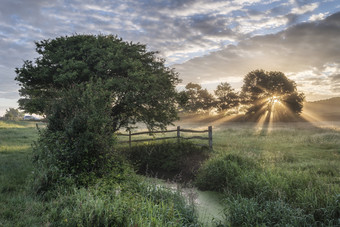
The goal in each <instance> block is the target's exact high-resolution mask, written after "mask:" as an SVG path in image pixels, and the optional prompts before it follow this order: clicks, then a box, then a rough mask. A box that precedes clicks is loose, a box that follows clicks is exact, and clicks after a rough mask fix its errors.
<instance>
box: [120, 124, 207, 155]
mask: <svg viewBox="0 0 340 227" xmlns="http://www.w3.org/2000/svg"><path fill="white" fill-rule="evenodd" d="M169 132H177V136H168V137H161V138H152V139H137V140H132V136H136V135H143V134H148V135H153V134H156V133H163V134H165V133H169ZM181 132H190V133H208V137H203V136H191V137H183V136H182V135H181ZM117 135H118V136H128V137H129V140H128V141H120V142H119V143H129V147H131V143H133V142H146V141H154V140H166V139H177V140H178V142H179V141H180V140H181V139H185V140H190V139H200V140H208V141H209V145H208V146H209V148H210V149H212V126H209V127H208V130H191V129H181V127H180V126H177V129H174V130H168V131H145V132H135V133H131V131H129V134H124V133H118V134H117ZM197 145H199V146H206V145H202V144H197Z"/></svg>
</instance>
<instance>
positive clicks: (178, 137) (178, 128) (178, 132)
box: [177, 126, 181, 143]
mask: <svg viewBox="0 0 340 227" xmlns="http://www.w3.org/2000/svg"><path fill="white" fill-rule="evenodd" d="M180 139H181V126H177V143H179V142H180Z"/></svg>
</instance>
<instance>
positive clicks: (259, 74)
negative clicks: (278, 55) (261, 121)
mask: <svg viewBox="0 0 340 227" xmlns="http://www.w3.org/2000/svg"><path fill="white" fill-rule="evenodd" d="M243 83H244V84H243V86H242V92H241V98H242V103H243V104H245V105H248V110H247V112H248V114H258V115H259V114H263V113H264V112H265V111H267V110H268V111H271V108H272V106H273V104H274V103H273V102H279V103H280V104H282V105H283V106H284V108H281V109H280V112H281V114H284V115H289V114H292V113H293V114H299V113H301V111H302V107H303V101H304V94H303V93H298V92H297V89H296V84H295V82H294V81H292V80H290V79H288V78H287V77H286V76H285V75H284V74H283V73H282V72H275V71H270V72H265V71H264V70H254V71H251V72H250V73H248V74H247V75H246V76H245V77H244V79H243Z"/></svg>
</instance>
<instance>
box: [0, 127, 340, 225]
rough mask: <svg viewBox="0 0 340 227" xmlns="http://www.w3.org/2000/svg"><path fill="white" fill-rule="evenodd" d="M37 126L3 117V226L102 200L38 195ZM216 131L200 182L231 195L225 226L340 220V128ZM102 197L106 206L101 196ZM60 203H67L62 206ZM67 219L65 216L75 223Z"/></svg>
mask: <svg viewBox="0 0 340 227" xmlns="http://www.w3.org/2000/svg"><path fill="white" fill-rule="evenodd" d="M35 127H36V126H35V123H33V122H3V121H0V226H41V225H49V223H50V221H51V220H54V219H56V217H55V216H56V215H57V213H58V212H59V213H60V212H61V211H62V212H61V213H62V214H64V213H65V215H71V213H70V212H71V207H68V206H74V204H72V202H70V201H69V200H70V198H74V199H75V200H81V201H83V202H85V201H87V199H86V195H88V196H89V200H88V202H89V203H90V202H91V201H92V200H94V198H93V195H94V194H95V193H92V194H91V193H88V192H87V191H84V190H80V191H77V192H76V193H75V194H72V195H70V196H69V198H68V197H67V195H63V198H62V200H61V201H60V200H58V201H55V200H54V201H53V200H52V201H43V200H40V199H38V198H37V197H36V196H34V195H32V194H31V193H30V190H29V189H28V187H27V185H28V184H29V175H30V173H31V172H32V171H33V167H32V162H31V154H32V149H31V143H32V141H34V140H35V139H36V138H37V136H38V135H37V130H36V128H35ZM215 129H216V130H214V136H213V139H214V141H213V143H214V151H213V152H212V153H211V156H210V158H209V160H208V161H207V162H206V163H205V164H204V165H203V167H202V170H201V172H200V173H199V175H198V179H197V185H198V187H201V188H202V189H204V188H205V189H208V190H216V191H220V192H224V193H225V200H223V202H222V205H223V206H224V207H225V210H224V215H225V217H226V218H225V221H224V223H222V224H224V225H228V224H231V225H246V226H247V225H248V226H252V225H254V224H255V225H256V224H261V223H262V224H264V225H268V226H270V225H274V223H281V224H282V223H290V224H291V225H311V224H315V225H329V226H335V225H336V223H337V221H338V224H340V223H339V220H337V218H338V219H340V216H339V215H340V132H339V131H338V130H335V129H325V128H316V127H312V126H310V127H297V126H296V125H295V126H294V124H291V125H290V126H289V127H287V126H284V127H273V128H272V129H271V130H268V128H258V127H255V125H254V124H247V123H242V124H236V123H235V124H230V125H225V126H223V127H219V128H218V129H217V127H216V128H215ZM209 171H210V172H209ZM229 173H232V174H229ZM209 174H212V175H209ZM91 196H92V197H91ZM91 199H92V200H91ZM142 200H143V199H142V197H141V200H140V201H142ZM94 201H96V204H98V201H99V200H94ZM124 201H126V200H124ZM129 201H130V200H129ZM147 204H148V206H152V204H153V203H147ZM56 206H62V207H63V209H62V210H56V208H55V207H56ZM134 206H136V207H139V206H137V205H136V204H134ZM94 207H95V206H94ZM73 208H74V207H73ZM88 209H92V208H91V206H89V208H88ZM164 209H165V208H164ZM151 210H152V209H151ZM63 212H64V213H63ZM67 212H68V213H67ZM88 212H89V213H91V211H90V210H89V211H88ZM144 215H146V214H145V213H144ZM272 216H273V217H272ZM274 216H275V217H278V216H279V217H280V218H281V219H280V220H278V221H277V220H276V219H275V217H274ZM65 217H66V216H62V215H61V216H60V217H59V216H58V217H57V219H58V218H59V219H60V220H62V221H64V224H65V225H67V221H68V219H67V218H65ZM80 217H81V216H80ZM313 218H314V219H313ZM240 221H241V222H240ZM316 221H318V223H317V222H316ZM59 223H60V222H59ZM242 223H243V224H242Z"/></svg>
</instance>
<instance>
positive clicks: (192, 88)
mask: <svg viewBox="0 0 340 227" xmlns="http://www.w3.org/2000/svg"><path fill="white" fill-rule="evenodd" d="M185 88H186V89H187V90H186V91H184V93H185V94H186V97H187V102H186V103H184V109H185V110H187V111H189V112H198V111H202V112H206V111H209V110H210V109H212V108H213V107H214V105H215V103H214V102H215V98H214V96H213V95H211V94H210V93H209V92H208V90H207V89H202V87H201V85H199V84H195V83H188V84H187V85H186V86H185ZM182 104H183V103H182Z"/></svg>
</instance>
